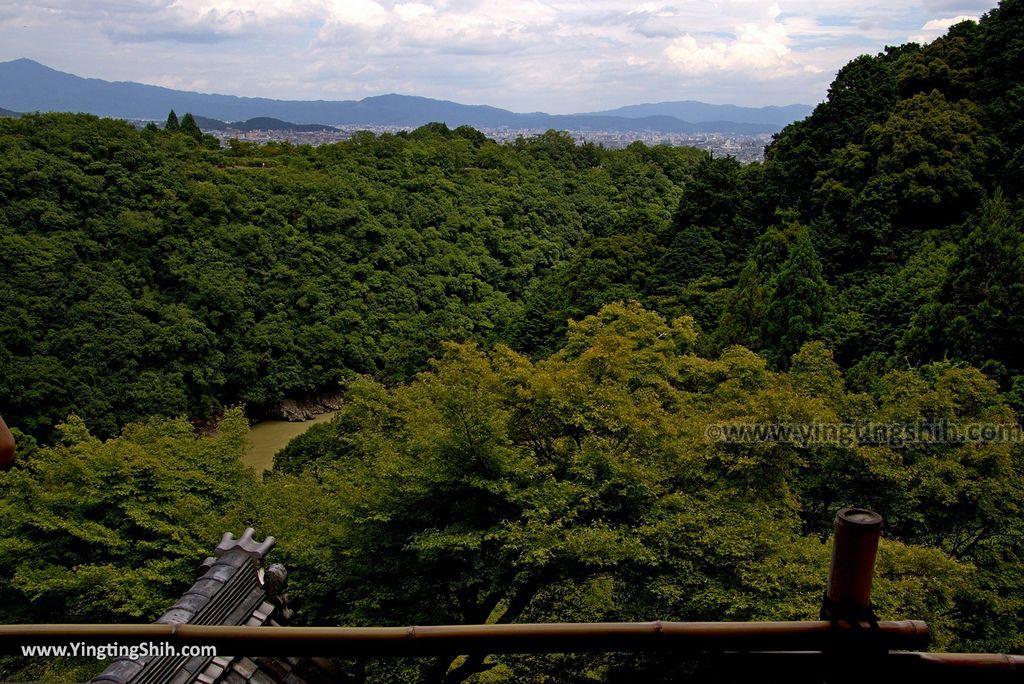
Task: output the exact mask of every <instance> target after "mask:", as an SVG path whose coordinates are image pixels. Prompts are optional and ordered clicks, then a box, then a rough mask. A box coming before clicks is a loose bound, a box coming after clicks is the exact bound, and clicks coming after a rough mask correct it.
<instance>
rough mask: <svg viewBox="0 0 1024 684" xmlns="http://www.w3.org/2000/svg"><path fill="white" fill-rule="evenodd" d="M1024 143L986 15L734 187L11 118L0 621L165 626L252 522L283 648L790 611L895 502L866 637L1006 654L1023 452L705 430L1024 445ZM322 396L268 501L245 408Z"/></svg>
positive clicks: (916, 51)
mask: <svg viewBox="0 0 1024 684" xmlns="http://www.w3.org/2000/svg"><path fill="white" fill-rule="evenodd" d="M189 119H191V117H189ZM183 121H185V119H183ZM1022 122H1024V2H1022V1H1010V0H1007V1H1005V2H1003V3H1001V5H1000V6H999V8H997V9H995V10H993V11H991V12H990V13H989V14H987V15H986V16H985V17H984V18H983V19H982V20H981V21H979V22H977V23H975V22H970V21H967V22H963V23H961V24H958V25H956V26H954V27H952V28H951V29H950V30H949V32H948V33H947V34H946V35H945V36H944V37H942V38H940V39H938V40H936V41H935V42H933V43H931V44H928V45H925V46H921V45H917V44H909V45H904V46H900V47H890V48H887V49H886V50H885V51H884V52H882V53H880V54H877V55H874V56H863V57H859V58H857V59H855V60H853V61H852V62H850V63H849V64H848V65H847V66H845V67H844V68H843V69H842V70H841V71H840V72H839V73H838V75H837V77H836V79H835V81H834V83H833V84H832V86H831V88H830V90H829V94H828V98H827V100H826V101H825V102H823V103H822V104H821V105H819V106H818V107H817V108H816V109H815V111H814V113H813V114H812V115H811V116H810V117H808V118H807V119H805V120H803V121H800V122H798V123H795V124H793V125H791V126H789V127H787V128H786V129H785V130H783V131H782V132H781V133H780V134H778V135H777V136H776V137H775V139H774V140H773V142H772V143H771V145H769V147H768V148H767V150H766V158H765V161H764V163H763V164H751V165H746V166H743V165H740V164H739V163H738V162H737V161H735V160H734V159H731V158H728V157H726V158H717V157H711V156H709V155H706V154H704V153H702V152H700V151H697V150H694V149H680V148H670V147H662V146H657V147H647V146H644V145H642V144H634V145H632V146H630V147H629V148H627V149H625V150H618V151H612V150H606V149H602V148H600V147H595V146H593V145H576V144H574V143H573V141H572V140H571V139H570V138H569V137H568V136H566V135H564V134H559V133H556V132H549V133H547V134H545V135H542V136H538V137H535V138H531V139H521V140H519V141H518V142H516V143H514V144H507V145H501V144H497V143H495V142H493V141H490V140H487V139H486V138H485V137H484V136H483V135H482V134H480V133H479V132H477V131H475V130H472V129H469V128H459V129H456V130H449V129H448V128H446V127H445V126H443V125H438V124H435V125H430V126H426V127H423V128H420V129H418V130H415V131H412V132H410V133H401V134H395V135H380V136H373V135H370V134H360V135H358V136H356V137H355V138H353V139H352V140H349V141H347V142H343V143H339V144H335V145H327V146H323V147H318V148H311V147H296V146H289V145H274V144H271V145H266V146H253V145H247V144H242V143H233V144H232V145H231V146H230V147H229V148H227V149H220V148H218V147H217V145H216V143H215V141H212V140H211V139H209V138H205V137H204V136H203V135H202V134H201V133H200V132H199V131H198V130H197V129H195V128H194V127H193V126H190V125H187V124H179V125H178V126H176V127H175V126H171V127H168V129H167V130H157V129H156V128H155V127H151V128H149V129H146V130H142V131H137V130H135V129H133V128H132V127H131V126H129V125H128V124H125V123H123V122H117V121H112V120H106V119H97V118H94V117H89V116H73V115H28V116H24V117H21V118H19V119H5V120H0V150H2V154H0V244H2V245H3V248H2V249H0V273H2V274H3V277H2V280H0V301H2V302H3V305H2V307H0V414H2V415H3V416H4V417H5V419H7V422H8V423H9V424H10V425H11V426H12V427H13V428H14V429H15V431H16V434H17V435H18V436H19V438H20V439H21V442H20V444H21V447H22V450H21V453H20V454H19V461H18V465H17V466H16V467H15V468H14V469H13V470H11V471H10V472H8V473H0V519H2V520H4V523H5V524H4V525H3V526H2V527H0V566H2V567H5V568H8V572H9V576H10V580H11V581H10V582H9V583H0V622H24V621H53V622H62V621H108V620H109V621H117V620H120V621H125V620H148V619H152V618H153V617H154V616H155V615H157V614H159V613H160V612H161V611H162V610H163V609H164V608H166V606H168V605H170V604H171V603H172V602H173V601H174V599H175V598H176V597H177V595H178V593H179V592H180V591H181V589H182V587H183V586H184V585H185V584H186V583H187V581H188V580H189V579H190V575H191V572H190V571H191V570H192V568H193V567H194V564H195V562H196V561H197V559H199V558H201V557H203V556H204V555H205V554H206V553H208V550H209V548H210V546H211V544H212V543H214V542H215V541H216V539H218V538H219V535H220V533H221V532H223V531H224V530H225V529H233V530H235V531H238V530H239V529H240V528H242V527H243V526H244V525H246V524H252V525H254V526H256V527H257V529H258V530H259V531H260V533H261V534H274V535H275V536H277V537H278V538H279V540H280V545H279V547H278V549H277V550H276V551H275V552H274V553H275V557H276V558H277V559H279V560H281V562H284V563H285V564H286V565H287V566H288V567H289V569H290V571H291V573H292V575H291V578H292V579H291V582H292V596H293V599H294V603H295V605H296V608H297V609H298V615H299V619H301V620H302V621H304V622H306V623H309V624H371V625H372V624H410V623H419V624H427V623H452V622H455V623H460V622H465V623H471V622H483V621H526V620H529V621H552V620H572V621H591V620H640V619H654V618H660V619H675V620H728V619H808V618H813V617H814V616H815V615H816V613H817V606H818V603H819V602H820V598H821V589H822V582H823V578H824V576H825V571H826V568H827V563H828V549H829V546H828V536H829V533H830V525H831V520H832V517H833V516H834V514H835V510H836V509H837V508H839V507H840V506H843V505H861V506H867V507H870V508H873V509H874V510H877V511H878V512H879V513H881V514H882V515H883V516H884V517H885V519H886V528H885V530H886V532H885V536H886V540H885V541H884V543H883V546H882V548H881V551H880V558H879V566H878V571H877V572H878V574H877V581H876V591H875V602H876V604H877V605H876V607H877V610H878V614H879V615H880V616H881V617H883V618H900V619H902V618H921V619H925V620H927V621H928V622H929V624H930V625H931V626H932V629H933V630H934V633H935V645H936V647H937V648H941V649H948V650H970V651H997V652H999V651H1001V652H1024V597H1022V595H1021V592H1020V587H1021V586H1024V522H1022V519H1021V514H1022V512H1021V506H1022V505H1024V445H1022V444H1021V443H1019V442H1012V441H988V442H975V443H958V442H947V443H908V444H902V445H900V444H885V443H877V444H868V443H863V444H862V443H853V444H825V443H822V444H793V443H785V442H751V443H744V444H738V443H725V442H715V441H709V440H708V439H707V438H706V436H705V430H706V428H707V426H708V425H709V424H713V423H718V422H723V421H739V422H751V423H752V422H756V423H763V424H778V423H803V424H807V423H851V422H858V421H864V422H874V423H880V424H885V423H888V424H915V423H918V422H921V421H925V422H935V421H945V422H949V423H958V424H969V423H971V424H1003V425H1012V424H1018V423H1019V420H1020V418H1019V415H1020V412H1021V411H1022V410H1024V355H1022V354H1021V350H1022V349H1024V233H1022V229H1021V225H1022V224H1021V218H1022V210H1024V205H1022V191H1024V186H1022V181H1021V178H1024V124H1022ZM339 387H340V388H342V389H343V391H344V408H343V409H342V411H341V412H340V413H339V415H338V416H337V417H336V418H335V419H334V420H333V422H331V423H330V424H327V425H321V426H316V427H314V428H312V429H311V430H310V431H309V432H307V433H306V434H305V435H303V436H302V437H300V438H299V439H297V440H295V441H294V442H293V443H292V444H291V445H289V447H288V448H286V449H285V450H284V451H282V452H281V453H280V454H278V457H277V459H276V461H275V468H274V469H273V470H272V471H270V472H269V473H267V475H266V476H265V477H264V478H263V479H262V480H260V479H258V478H257V477H255V476H254V475H253V474H252V472H251V471H247V470H245V469H244V468H243V467H242V466H241V464H240V461H239V456H240V454H241V453H242V451H243V449H244V435H245V430H246V423H245V415H244V414H243V412H245V413H248V415H249V416H250V417H252V416H259V415H262V414H264V413H266V412H269V411H273V410H274V408H275V407H276V406H277V405H278V404H279V403H280V402H281V400H282V399H285V398H304V397H313V396H316V395H318V394H320V393H322V392H330V391H337V390H338V389H339ZM239 406H241V407H242V408H237V407H239ZM226 407H229V408H226ZM230 407H236V408H230ZM218 418H219V419H220V422H219V427H218V430H217V431H216V433H215V434H213V435H208V436H202V437H200V436H199V435H198V434H197V431H196V430H195V428H194V427H193V426H192V425H190V423H189V422H188V421H189V420H190V419H191V420H193V421H198V420H204V419H214V420H216V419H218ZM343 666H344V667H346V668H348V669H347V670H346V671H349V672H351V673H352V676H353V678H354V680H359V679H361V678H362V677H365V678H366V679H367V680H368V681H380V682H384V681H421V680H429V681H450V682H454V681H463V680H466V679H469V680H470V681H476V682H503V681H523V682H530V681H536V682H541V681H636V680H638V679H644V680H650V681H656V680H658V678H665V679H666V680H671V678H672V677H675V676H678V675H679V674H680V672H681V670H680V668H687V667H694V665H693V664H681V663H676V662H668V661H665V660H660V659H653V658H651V659H647V658H638V657H636V656H629V657H627V656H624V655H608V656H571V657H570V656H558V657H555V656H552V657H544V658H540V657H537V658H534V657H519V658H505V657H503V658H491V659H482V658H481V659H472V658H471V659H467V660H457V661H451V660H437V661H430V660H422V661H408V662H400V663H384V662H379V663H368V664H367V663H361V664H353V663H348V664H343ZM75 667H76V665H75V664H74V663H63V664H61V663H49V664H44V663H39V662H34V663H23V662H15V661H6V662H4V661H0V676H6V675H7V674H8V673H10V675H11V676H16V677H38V678H45V679H55V678H56V679H59V678H63V677H69V676H76V675H80V674H81V673H88V668H89V667H94V664H89V663H84V664H82V665H81V667H82V669H80V670H77V669H73V668H75ZM360 673H361V674H360ZM445 673H447V676H446V674H445Z"/></svg>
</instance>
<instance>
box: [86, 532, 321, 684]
mask: <svg viewBox="0 0 1024 684" xmlns="http://www.w3.org/2000/svg"><path fill="white" fill-rule="evenodd" d="M253 532H254V531H253V529H252V528H249V529H247V530H246V531H245V533H244V534H243V535H242V536H241V538H238V539H236V538H235V536H234V535H233V534H231V533H229V532H226V533H224V537H223V538H222V539H221V542H220V544H218V545H217V548H216V549H215V550H214V555H213V556H211V557H209V558H207V559H205V560H204V561H203V562H202V564H200V566H199V571H198V573H197V579H196V582H195V584H193V585H192V587H191V588H190V589H189V590H188V591H186V592H185V593H184V594H182V596H181V598H180V599H178V601H177V603H175V604H174V605H173V606H171V607H170V608H169V609H168V610H167V612H166V613H164V614H163V616H161V617H160V619H158V620H157V623H160V624H183V623H188V624H195V625H245V626H249V627H261V626H264V625H273V626H280V625H287V624H288V622H289V620H290V619H291V617H292V611H291V610H290V609H289V608H288V605H287V604H288V594H287V580H288V573H287V571H286V570H285V569H284V566H282V565H279V564H273V565H270V566H269V567H264V560H265V558H266V555H267V553H268V552H269V551H270V549H271V548H272V547H273V546H274V538H273V537H267V538H266V539H265V540H263V541H262V542H256V541H255V540H254V539H253ZM332 670H333V668H332V667H331V665H330V662H329V661H326V660H323V659H319V658H277V657H266V656H252V655H250V656H248V657H245V656H230V655H218V656H216V657H203V656H198V657H186V656H162V655H161V656H150V657H144V658H138V659H136V660H131V659H130V658H126V657H125V658H116V659H114V660H113V661H112V662H111V664H110V666H109V667H107V669H105V670H104V671H103V672H102V673H100V674H99V675H97V676H96V677H95V678H94V679H93V680H92V682H95V683H97V684H129V683H130V684H188V683H190V682H198V683H200V684H215V683H217V682H223V683H224V684H246V683H247V682H253V683H254V684H270V683H272V682H287V683H288V684H302V683H303V682H309V683H310V684H319V683H320V682H330V681H333V677H332V676H331V674H332Z"/></svg>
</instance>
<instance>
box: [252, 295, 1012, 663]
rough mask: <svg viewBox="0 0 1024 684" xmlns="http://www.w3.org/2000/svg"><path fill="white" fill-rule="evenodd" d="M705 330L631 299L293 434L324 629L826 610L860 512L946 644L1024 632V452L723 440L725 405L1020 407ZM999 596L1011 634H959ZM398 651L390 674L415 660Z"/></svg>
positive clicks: (316, 616)
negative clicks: (860, 508)
mask: <svg viewBox="0 0 1024 684" xmlns="http://www.w3.org/2000/svg"><path fill="white" fill-rule="evenodd" d="M696 345H697V332H696V329H695V327H694V324H693V322H692V320H690V319H686V318H683V319H679V320H677V321H675V322H672V323H669V322H667V321H665V320H664V319H662V318H661V317H660V316H658V315H657V314H654V313H653V312H649V311H646V310H644V309H642V308H641V307H639V306H638V305H636V304H635V303H632V304H623V303H615V304H610V305H607V306H605V307H603V308H602V309H601V310H600V311H599V312H598V314H596V315H594V316H591V317H588V318H586V319H584V320H582V321H579V322H574V323H572V324H570V326H569V331H568V335H567V341H566V344H565V346H564V347H563V348H562V349H561V350H560V351H558V352H557V353H555V354H554V355H552V356H550V357H548V358H545V359H541V360H538V361H536V362H531V361H530V360H529V359H527V358H525V357H523V356H520V355H519V354H516V353H514V352H512V351H510V350H508V349H507V348H505V347H501V346H499V347H497V348H495V349H493V350H492V351H490V352H485V351H483V350H481V349H479V348H477V347H475V346H473V345H468V344H452V345H448V346H447V348H446V353H445V355H444V356H443V357H442V358H440V359H439V360H437V361H435V362H433V363H432V364H431V369H430V371H428V372H426V373H423V374H421V375H419V376H418V377H417V378H416V379H415V380H414V381H413V382H411V383H408V384H405V385H401V386H399V387H396V388H393V389H387V388H385V387H383V386H381V385H380V384H378V383H376V382H373V381H371V380H369V379H361V380H358V381H356V382H354V383H353V384H352V385H351V388H350V391H349V393H348V395H347V399H346V403H345V408H344V409H343V410H342V411H341V413H340V414H339V416H338V417H337V418H335V420H334V421H333V422H332V423H331V424H330V425H329V426H327V428H326V429H325V433H324V434H323V435H321V436H318V437H317V438H316V439H315V440H313V441H312V443H311V447H312V448H313V451H311V452H309V453H308V454H305V455H304V454H303V453H302V451H303V450H302V449H301V448H299V449H296V451H295V452H293V453H292V454H290V456H289V459H288V460H287V461H282V463H281V465H282V466H285V465H287V468H288V471H287V472H288V474H286V473H284V472H282V473H277V474H273V475H272V476H271V477H270V480H269V481H268V483H269V484H270V485H271V486H272V490H273V491H274V492H285V493H286V494H285V495H284V496H283V500H281V499H279V498H278V495H273V497H272V503H271V504H270V505H269V507H268V508H266V509H265V511H264V513H263V515H266V516H269V522H268V524H270V525H271V527H272V529H274V530H275V531H277V530H278V529H280V530H281V533H280V535H279V536H280V537H281V538H282V549H283V550H282V553H283V554H284V555H285V556H286V561H287V562H288V563H289V564H290V565H291V566H293V567H294V568H295V573H296V574H295V577H296V578H297V583H296V587H295V590H294V595H295V596H296V599H297V600H298V601H300V602H301V605H302V607H303V617H304V619H306V620H309V621H311V622H315V623H344V624H408V623H420V624H423V623H429V622H435V623H436V622H455V623H463V622H502V621H513V620H519V621H553V620H565V621H591V620H593V621H602V620H646V619H654V618H660V619H677V620H724V619H732V620H744V619H810V618H812V617H814V615H815V614H816V611H817V608H818V603H819V601H820V596H821V591H822V586H823V584H822V583H823V582H824V577H825V573H826V570H827V565H828V554H829V547H828V543H827V542H828V533H829V530H830V525H831V517H832V516H834V514H835V510H836V509H837V508H839V507H840V506H842V505H848V504H862V505H870V506H874V507H875V508H877V509H878V510H880V511H882V512H883V514H884V515H885V516H886V518H887V521H888V522H887V528H886V529H887V532H886V534H887V537H888V538H889V540H890V541H888V542H887V543H886V544H885V545H884V546H883V550H882V556H881V560H880V563H879V577H878V581H877V596H876V598H877V603H878V605H879V610H880V612H881V614H882V615H883V616H885V617H889V618H908V617H915V618H923V619H927V620H929V621H930V622H931V623H932V624H933V626H934V628H935V629H936V630H937V642H938V643H939V644H940V645H942V646H945V647H950V648H958V647H962V646H963V645H964V644H967V643H970V644H972V645H973V646H975V647H979V646H980V645H982V644H986V643H1000V644H1007V643H1011V644H1012V643H1017V641H1015V640H1019V639H1020V632H1019V629H1017V628H1013V627H1010V626H1009V625H1010V624H1011V623H1012V620H1013V617H1012V616H1013V611H1014V610H1016V608H1015V606H1016V603H1015V602H1014V599H1013V598H1012V597H1013V596H1014V595H1015V592H1016V590H1015V588H1014V585H1013V584H1012V582H1013V581H1015V578H1016V577H1017V573H1018V572H1019V571H1018V570H1017V568H1019V567H1020V559H1018V558H1017V555H1019V550H1016V551H1015V550H1014V549H1015V546H1014V544H1013V539H1014V538H1015V535H1016V534H1018V532H1017V531H1016V530H1017V529H1018V525H1019V523H1018V522H1017V521H1016V518H1017V514H1016V512H1015V511H1016V508H1015V505H1008V504H1007V503H1006V501H1007V500H1008V499H1009V500H1020V499H1021V494H1022V492H1020V491H1019V489H1020V487H1021V486H1022V485H1024V473H1022V472H1021V453H1020V451H1019V445H1008V444H991V445H983V446H979V445H939V446H925V445H916V446H907V447H906V448H899V447H891V448H880V447H875V446H858V445H856V444H854V445H846V446H829V445H818V444H815V445H808V446H799V445H795V444H788V443H772V442H751V443H736V444H725V443H720V442H709V441H708V440H707V439H706V437H705V429H706V427H707V426H708V425H709V424H711V423H718V422H725V421H736V422H758V423H835V422H843V421H854V420H862V419H863V420H876V421H886V420H888V421H914V420H917V419H921V418H935V417H936V416H939V415H941V416H944V417H946V418H948V419H950V420H962V421H965V422H967V421H1001V420H1007V419H1009V418H1010V414H1009V412H1008V410H1007V409H1006V408H1005V406H1003V405H1002V404H1001V402H1000V399H999V395H998V393H997V392H996V391H995V387H994V386H993V385H992V383H991V382H989V381H987V380H985V379H984V378H983V376H981V375H980V374H979V373H978V372H977V371H973V370H971V371H967V370H961V369H953V368H932V369H925V370H923V371H920V372H916V371H914V372H903V373H895V374H890V375H889V376H887V377H886V379H885V385H884V386H885V389H884V390H883V391H882V393H881V394H880V395H879V396H878V397H877V398H873V397H871V396H868V395H861V394H855V393H850V392H848V390H847V389H846V388H845V386H844V381H843V377H842V373H841V371H840V369H839V367H838V366H837V365H836V364H835V362H834V360H833V359H832V355H831V353H830V352H828V350H827V349H826V348H825V347H824V345H822V344H821V343H813V344H809V345H806V346H804V347H803V348H802V349H800V350H799V352H798V353H797V354H796V355H795V356H794V357H793V359H792V362H791V364H790V370H789V371H788V372H787V373H778V372H774V371H772V370H770V369H769V367H768V366H767V364H766V363H765V361H764V360H763V359H761V358H760V357H758V356H756V355H754V354H753V353H751V352H749V351H747V350H746V349H743V348H741V347H733V348H730V349H728V350H726V351H725V352H724V353H723V354H722V355H721V356H720V357H719V358H717V359H705V358H701V357H698V356H695V355H694V353H693V350H694V349H695V347H696ZM327 431H331V432H333V434H332V435H328V434H327ZM303 471H304V472H303ZM293 497H294V502H292V503H289V502H290V501H291V499H292V498H293ZM300 500H301V501H302V503H301V504H300ZM325 521H329V522H328V523H327V524H326V525H325ZM298 578H303V580H302V581H299V580H298ZM979 605H985V606H987V607H986V608H985V610H986V611H988V610H989V608H988V606H991V607H992V608H991V612H989V613H986V614H988V615H990V616H993V617H997V619H998V620H999V621H1000V625H1001V629H1002V630H1003V631H1002V632H1001V634H1002V635H1003V636H1004V637H1005V638H1006V639H1007V640H1005V641H1000V640H999V639H1001V638H1002V637H1000V638H999V639H996V641H994V642H992V641H986V639H993V638H995V634H994V633H993V632H992V631H990V632H989V635H988V636H982V637H980V638H979V637H978V635H976V634H973V633H971V632H969V631H965V630H964V629H963V628H962V624H963V622H962V620H963V616H964V615H966V614H971V615H974V613H972V612H971V611H974V610H976V607H977V606H979ZM970 619H971V620H973V619H974V618H970ZM375 667H377V666H375V665H374V666H371V668H370V671H371V673H376V674H373V676H371V680H373V681H377V680H381V681H383V680H384V679H388V678H390V677H394V676H396V675H395V673H394V672H392V671H390V670H383V669H382V670H375V669H374V668H375ZM381 667H383V665H382V666H381ZM415 667H417V668H419V669H417V670H415V672H416V673H418V674H412V673H410V672H408V671H407V672H406V675H405V676H408V677H411V678H413V679H415V678H417V677H420V678H423V679H427V680H430V681H440V680H441V678H442V675H443V673H444V672H445V671H446V670H448V668H449V667H450V668H452V669H451V671H450V672H449V675H448V679H446V680H445V681H461V680H462V679H464V678H466V677H469V676H471V675H473V673H474V672H484V673H485V674H481V675H479V679H474V680H473V681H532V679H531V677H537V676H539V674H538V673H542V672H543V673H546V675H547V676H549V677H552V678H555V679H559V680H565V679H567V678H568V679H572V678H580V677H585V676H587V677H594V678H596V679H597V680H604V679H605V678H606V677H612V676H613V675H612V673H613V672H616V671H618V670H619V669H622V668H625V669H628V668H630V667H631V668H633V669H634V670H636V671H637V672H646V671H650V672H654V670H653V669H650V668H655V669H656V668H657V667H658V664H657V662H656V661H653V660H648V659H646V658H637V657H635V656H634V657H630V658H626V659H624V658H622V657H621V656H608V657H563V658H519V657H516V658H512V657H508V658H500V659H489V660H483V659H480V658H471V659H467V660H464V661H462V660H459V661H451V660H447V659H439V660H436V661H434V660H430V661H426V660H425V661H421V662H419V663H418V664H416V665H415ZM586 672H590V673H591V674H590V675H585V673H586ZM600 673H603V674H600ZM652 676H653V675H652Z"/></svg>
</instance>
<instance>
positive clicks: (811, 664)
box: [705, 651, 1024, 684]
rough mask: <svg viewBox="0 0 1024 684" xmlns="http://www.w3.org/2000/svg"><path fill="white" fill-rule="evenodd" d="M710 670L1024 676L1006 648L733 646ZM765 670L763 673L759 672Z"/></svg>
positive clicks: (991, 679)
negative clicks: (826, 650)
mask: <svg viewBox="0 0 1024 684" xmlns="http://www.w3.org/2000/svg"><path fill="white" fill-rule="evenodd" d="M705 667H706V668H707V670H708V671H712V672H715V673H716V674H718V675H721V676H722V677H723V678H725V679H730V678H735V679H737V680H745V679H746V678H752V680H753V681H757V680H759V679H762V678H763V674H764V673H765V672H776V673H777V672H785V673H786V678H785V681H787V682H789V683H790V684H797V683H799V682H815V683H816V684H820V682H821V681H822V680H823V678H824V679H826V680H827V681H829V682H852V683H856V684H862V683H863V682H865V681H871V680H873V679H874V680H878V679H882V680H884V681H896V680H901V681H902V678H904V677H905V678H907V681H915V680H917V681H929V680H928V679H927V678H931V679H930V681H940V682H941V681H970V682H971V684H990V683H998V682H1020V681H1024V655H1005V654H1002V653H906V652H895V653H883V652H875V653H870V652H867V653H856V652H844V653H836V652H832V653H822V652H806V651H795V652H767V653H764V652H762V653H756V652H755V653H751V652H742V653H741V652H735V653H720V654H714V655H712V656H711V658H710V660H709V661H708V662H707V663H705ZM758 675H761V676H758Z"/></svg>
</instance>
